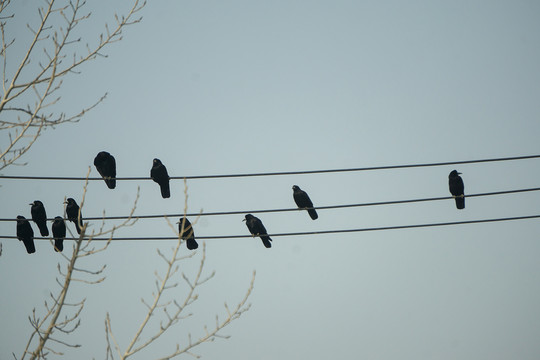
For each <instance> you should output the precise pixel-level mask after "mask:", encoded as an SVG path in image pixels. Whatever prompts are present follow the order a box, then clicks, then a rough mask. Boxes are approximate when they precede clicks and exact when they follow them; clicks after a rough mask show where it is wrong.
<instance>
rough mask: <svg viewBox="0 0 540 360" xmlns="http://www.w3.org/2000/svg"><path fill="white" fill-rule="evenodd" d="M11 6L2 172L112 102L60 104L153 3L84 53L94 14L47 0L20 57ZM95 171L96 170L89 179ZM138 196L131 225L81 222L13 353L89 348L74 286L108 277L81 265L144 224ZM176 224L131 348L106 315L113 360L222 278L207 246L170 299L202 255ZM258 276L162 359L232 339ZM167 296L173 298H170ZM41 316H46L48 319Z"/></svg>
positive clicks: (151, 336) (1, 4)
mask: <svg viewBox="0 0 540 360" xmlns="http://www.w3.org/2000/svg"><path fill="white" fill-rule="evenodd" d="M10 2H11V1H10V0H0V38H1V41H2V42H1V47H0V57H1V58H2V70H1V73H2V89H3V94H2V97H1V99H0V136H1V137H3V139H0V143H1V144H7V145H6V146H3V147H2V148H0V170H2V169H5V168H7V167H9V166H13V165H25V164H24V163H22V164H21V163H19V160H20V159H21V157H22V156H23V155H24V154H25V153H26V152H28V151H29V150H30V148H31V147H32V145H33V144H34V143H35V142H36V141H37V139H38V138H39V137H40V135H41V134H42V133H43V131H44V130H45V129H47V128H55V127H56V126H58V125H61V124H65V123H70V122H71V123H73V122H78V121H80V120H81V119H82V118H83V116H84V115H85V114H86V113H87V112H88V111H90V110H91V109H93V108H94V107H95V106H97V105H98V104H99V103H100V102H102V101H103V100H104V98H105V96H106V94H105V95H103V96H102V97H101V98H100V99H98V100H97V101H95V102H94V103H92V104H90V105H88V106H86V107H84V108H82V109H81V110H80V111H78V112H76V113H74V114H67V113H66V112H65V111H62V104H61V103H60V99H61V96H60V93H61V92H62V91H65V86H64V79H65V78H66V77H71V76H73V75H77V74H78V73H79V72H80V67H81V65H83V64H85V63H87V62H90V61H91V60H94V59H96V58H98V57H106V55H105V54H104V53H103V51H104V50H105V48H106V47H107V46H108V45H110V44H112V43H114V42H116V41H119V40H121V39H122V31H123V29H124V28H125V27H126V26H128V25H132V24H135V23H138V22H140V21H141V18H140V17H137V13H139V12H140V11H141V10H142V8H143V7H144V6H145V4H146V2H142V1H140V0H135V1H133V2H132V4H131V7H130V8H129V10H128V11H127V14H126V15H124V16H119V15H115V21H116V23H115V25H114V26H113V27H109V26H107V25H106V26H105V30H104V32H103V33H101V34H99V35H97V36H96V42H95V44H93V45H91V44H89V43H86V44H85V45H86V50H85V51H84V53H83V54H82V55H81V54H80V49H81V46H80V45H81V43H82V38H81V37H78V36H77V28H78V27H79V26H80V24H81V23H83V22H85V21H87V20H88V19H90V16H91V13H90V12H86V11H85V6H86V2H85V1H80V0H63V1H62V0H45V1H44V2H43V5H42V6H40V7H38V9H37V13H38V15H39V17H38V18H37V19H38V21H37V22H36V23H28V24H27V28H28V29H29V31H30V33H31V36H30V40H29V43H28V44H27V45H25V46H24V48H25V49H26V50H25V51H24V53H23V54H22V55H21V56H20V59H18V60H17V56H18V55H17V54H16V53H14V52H12V51H11V50H12V49H13V48H12V45H13V44H14V43H15V42H16V41H18V39H16V38H11V37H10V35H9V34H10V31H9V29H10V26H11V25H13V24H14V22H15V21H18V20H19V19H17V18H16V15H17V14H13V13H10V12H9V9H10ZM19 55H20V54H19ZM4 140H6V141H4ZM89 174H90V170H89V173H88V175H87V177H88V176H89ZM86 185H87V184H85V187H84V195H83V201H82V202H81V204H80V208H81V210H82V208H83V206H84V197H85V196H86V195H87V193H86V189H87V187H86ZM185 195H186V200H185V201H186V203H185V204H186V205H185V211H187V186H186V187H185ZM137 199H138V193H137ZM137 199H136V200H135V204H134V205H133V208H132V210H131V214H130V216H129V217H128V218H127V219H126V220H125V221H124V222H121V223H118V224H115V225H110V224H109V223H108V222H106V221H105V219H104V220H103V221H102V223H101V226H100V227H99V228H93V229H92V230H91V231H90V228H89V226H88V224H87V223H84V224H83V223H82V222H81V219H80V218H79V226H80V227H81V234H80V235H79V236H78V237H76V239H75V240H74V244H73V252H72V254H71V256H66V255H65V254H63V253H61V256H62V257H63V260H64V263H62V264H58V267H57V269H58V272H59V277H57V279H56V280H57V284H58V288H57V289H56V290H52V291H50V294H49V297H50V300H47V301H45V302H44V310H43V311H40V310H36V309H34V310H33V311H32V314H31V316H29V321H30V324H31V326H32V332H31V334H30V336H29V339H28V341H27V344H26V346H25V349H24V350H23V351H22V353H21V354H20V356H19V357H17V356H16V355H15V354H13V357H14V358H15V359H21V360H22V359H45V358H47V357H48V356H49V355H51V354H52V355H61V354H62V353H63V352H62V351H64V350H62V349H65V348H66V347H68V348H77V347H80V346H81V344H74V343H72V342H70V340H69V335H70V334H72V333H73V332H74V331H75V330H76V329H77V328H79V325H80V319H81V316H82V314H83V310H84V305H85V301H86V300H85V299H81V300H75V301H70V300H68V290H69V289H70V287H71V286H72V284H73V283H74V282H80V283H84V284H88V285H92V284H98V283H100V282H102V281H104V280H105V276H104V270H105V266H103V267H101V268H99V269H89V268H85V267H84V265H81V262H82V261H83V259H84V258H86V257H88V256H91V255H94V254H97V253H100V252H102V251H105V250H106V249H107V248H108V246H109V244H110V242H111V241H112V239H113V235H114V233H115V232H116V231H117V230H118V229H119V228H123V227H126V226H132V225H133V224H134V223H135V222H136V220H137V219H136V218H135V217H134V216H133V213H134V211H135V208H136V203H137ZM195 223H196V222H195ZM171 227H172V228H173V230H174V231H175V233H176V235H177V236H178V241H177V242H176V246H175V247H174V248H173V250H172V253H171V254H168V255H167V254H165V253H163V252H162V251H160V250H158V254H159V256H160V257H161V258H162V259H163V260H164V261H165V265H166V269H165V272H164V274H162V275H161V276H159V275H157V273H156V277H157V280H156V286H157V287H156V291H155V292H154V293H153V294H152V298H151V300H150V301H148V302H146V301H144V300H143V303H144V304H145V305H146V308H147V310H146V313H145V314H143V315H142V321H141V324H140V326H139V327H138V328H137V329H136V331H135V334H134V336H133V338H132V339H131V341H130V343H129V344H128V345H127V346H125V348H124V349H123V350H122V348H121V346H120V344H118V342H117V341H116V340H115V339H116V338H115V336H114V333H113V331H112V321H111V316H110V315H109V314H108V313H107V314H106V316H105V332H106V339H107V344H106V357H107V358H111V359H112V358H114V357H115V356H116V355H117V356H118V357H119V358H121V359H127V358H129V357H131V356H132V355H134V354H136V353H138V352H140V351H141V350H143V349H145V348H148V347H149V346H150V345H152V344H154V341H156V340H157V339H158V338H160V337H161V336H162V335H163V334H164V333H165V332H166V331H167V330H169V329H170V328H171V327H172V326H174V325H176V324H178V322H179V321H180V320H181V319H184V318H186V317H189V316H191V314H186V313H185V312H186V311H187V310H188V309H189V307H190V305H192V304H193V303H194V302H195V301H196V300H197V299H198V295H197V289H198V288H199V287H200V286H202V285H203V284H205V283H207V282H208V281H209V280H210V279H211V278H212V277H213V276H214V273H211V274H210V275H209V276H206V277H205V276H204V275H203V269H204V264H205V260H206V256H205V254H206V248H205V245H204V244H203V246H202V254H201V259H200V266H199V268H198V270H197V271H196V273H195V274H194V275H193V276H188V275H186V274H184V273H183V272H182V274H181V278H180V279H178V280H183V282H184V283H185V285H186V287H187V291H186V293H185V294H184V296H180V298H181V300H177V299H176V297H177V295H170V294H171V293H172V290H173V289H175V288H179V283H178V282H176V281H177V277H178V276H179V269H180V267H179V264H180V262H181V261H182V260H184V259H186V258H190V257H193V256H197V254H196V252H194V253H192V254H190V255H189V256H181V255H180V246H181V245H182V243H183V242H184V240H182V239H181V236H180V234H181V233H182V231H181V232H178V231H176V229H174V227H173V226H172V225H171ZM182 230H183V229H182ZM72 235H73V234H72ZM103 236H105V237H106V238H107V239H108V240H107V241H106V242H105V245H103V246H99V247H95V246H94V245H95V238H97V237H103ZM0 251H1V244H0ZM254 278H255V273H254V274H253V279H252V281H251V284H250V285H249V287H248V290H247V292H246V294H245V295H244V297H243V298H242V299H241V300H240V301H239V303H238V304H237V305H236V306H235V307H233V308H232V309H230V308H229V307H228V306H227V304H225V310H226V315H225V316H224V318H223V319H222V320H221V321H220V320H219V318H218V317H217V316H216V324H215V326H212V327H207V326H205V327H204V329H205V331H204V333H203V334H202V335H200V336H198V337H197V338H195V339H192V337H191V333H190V334H189V335H188V338H187V339H186V341H185V343H184V344H183V345H182V346H180V344H179V343H178V344H176V348H175V349H174V350H173V351H171V352H170V353H169V354H165V355H163V357H161V358H162V359H170V358H173V357H176V356H179V355H182V354H190V355H193V356H197V355H195V354H194V353H193V348H195V347H197V346H198V345H200V344H203V343H205V342H209V341H213V340H214V339H216V338H220V337H221V338H226V337H227V336H225V335H223V334H222V330H223V328H224V327H226V326H227V325H229V324H230V323H231V322H232V321H234V320H235V319H238V318H239V317H240V316H241V315H242V314H243V313H244V312H245V311H247V310H248V309H249V307H250V305H249V304H247V300H248V298H249V296H250V294H251V291H252V290H253V283H254ZM167 296H170V298H168V299H167ZM40 312H44V313H41V314H40ZM159 316H161V317H162V321H161V322H160V329H159V330H158V331H157V332H154V333H152V332H151V330H149V327H148V324H150V323H151V322H152V321H155V320H156V319H157V318H158V317H159Z"/></svg>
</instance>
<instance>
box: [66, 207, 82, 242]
mask: <svg viewBox="0 0 540 360" xmlns="http://www.w3.org/2000/svg"><path fill="white" fill-rule="evenodd" d="M64 204H67V205H66V215H67V218H68V220H69V221H71V222H73V223H75V228H76V229H77V234H80V233H81V228H80V226H79V205H77V202H76V201H75V200H74V199H73V198H68V199H67V201H66V202H65V203H64ZM82 224H83V216H82V212H81V226H82Z"/></svg>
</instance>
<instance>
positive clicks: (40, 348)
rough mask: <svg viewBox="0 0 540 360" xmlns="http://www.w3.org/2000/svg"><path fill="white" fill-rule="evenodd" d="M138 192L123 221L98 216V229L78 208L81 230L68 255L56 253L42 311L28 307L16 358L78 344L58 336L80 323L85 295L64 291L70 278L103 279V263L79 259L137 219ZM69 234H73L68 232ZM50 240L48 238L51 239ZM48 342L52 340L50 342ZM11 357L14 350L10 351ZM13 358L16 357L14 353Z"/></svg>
mask: <svg viewBox="0 0 540 360" xmlns="http://www.w3.org/2000/svg"><path fill="white" fill-rule="evenodd" d="M88 175H90V168H89V169H88V174H87V177H88ZM86 189H87V183H86V184H85V186H84V192H83V199H82V201H81V204H80V209H82V208H83V206H84V199H85V197H86ZM138 198H139V194H138V193H137V197H136V199H135V203H134V204H133V207H132V210H131V213H130V215H129V217H128V218H127V219H126V220H124V221H123V222H121V223H119V224H116V225H113V226H112V227H109V228H107V227H106V225H105V220H102V223H101V226H100V227H99V229H92V230H91V231H88V230H89V228H88V223H82V221H81V218H80V213H81V211H80V210H79V218H78V222H79V225H80V228H81V233H80V235H79V236H78V238H77V239H76V240H75V241H74V244H73V252H72V255H71V257H67V256H66V255H64V253H60V254H61V256H62V257H63V259H64V260H65V263H64V266H62V265H61V264H60V263H59V264H58V266H57V269H58V273H59V275H60V276H59V277H57V278H56V282H57V284H58V286H59V288H58V289H57V290H56V291H51V292H50V293H49V297H50V300H49V301H45V302H44V306H45V314H44V315H43V314H42V315H38V314H37V312H36V309H35V308H34V309H33V311H32V315H31V316H29V321H30V324H31V326H32V328H33V330H32V332H31V334H30V336H29V338H28V342H27V344H26V347H25V349H24V351H23V353H22V355H21V356H20V357H19V359H21V360H23V359H27V358H29V359H31V360H34V359H45V358H46V357H47V356H48V355H49V354H50V353H52V354H55V355H63V353H62V352H61V350H59V349H58V346H66V347H72V348H77V347H80V346H81V345H80V344H72V343H70V342H69V340H65V339H63V338H61V336H62V335H64V337H65V336H66V335H69V334H71V333H73V332H74V331H75V330H76V329H77V328H78V327H79V325H80V316H81V313H82V311H83V309H84V304H85V301H86V300H85V299H82V300H80V301H77V302H74V303H73V302H72V303H70V302H67V293H68V290H69V288H70V286H71V284H72V283H73V282H82V283H85V284H89V285H94V284H98V283H100V282H102V281H103V280H105V277H104V276H103V271H104V270H105V265H104V266H102V267H101V268H100V269H87V268H84V267H81V265H80V264H79V263H80V261H81V260H82V259H83V258H85V257H87V256H91V255H95V254H97V253H99V252H102V251H105V250H106V249H107V247H108V246H109V244H110V243H111V240H112V238H113V235H114V233H115V231H116V230H118V229H119V228H122V227H126V226H131V225H133V224H134V223H135V222H136V221H137V219H134V218H133V213H134V211H135V209H136V206H137V200H138ZM72 236H73V234H72ZM98 236H107V237H108V240H107V241H106V242H105V245H103V246H100V247H97V248H96V247H94V242H93V239H94V238H96V237H98ZM51 243H52V241H51ZM69 309H71V311H70V313H69V315H64V317H63V318H61V316H60V315H61V313H65V312H66V311H69ZM51 343H52V344H51ZM13 356H14V357H15V354H14V355H13ZM15 358H17V357H15Z"/></svg>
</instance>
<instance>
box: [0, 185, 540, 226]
mask: <svg viewBox="0 0 540 360" xmlns="http://www.w3.org/2000/svg"><path fill="white" fill-rule="evenodd" d="M531 191H540V187H536V188H528V189H516V190H503V191H494V192H487V193H478V194H470V195H466V196H465V197H466V198H472V197H482V196H494V195H504V194H514V193H522V192H531ZM449 199H453V197H452V196H443V197H432V198H423V199H407V200H391V201H379V202H371V203H359V204H344V205H328V206H318V207H315V208H314V209H316V210H328V209H343V208H351V207H363V206H380V205H394V204H407V203H416V202H428V201H441V200H449ZM299 210H304V209H299V208H297V207H296V208H283V209H263V210H236V211H216V212H207V213H187V214H185V216H186V217H195V216H217V215H240V214H259V213H273V212H288V211H299ZM183 216H184V214H183V213H178V214H166V215H164V214H161V215H157V214H155V215H133V216H131V217H130V216H126V215H123V216H105V217H103V216H101V217H83V221H93V220H125V219H130V218H131V219H156V218H165V217H169V218H176V217H183ZM47 220H48V221H54V218H50V219H47ZM2 221H17V219H16V218H0V222H2Z"/></svg>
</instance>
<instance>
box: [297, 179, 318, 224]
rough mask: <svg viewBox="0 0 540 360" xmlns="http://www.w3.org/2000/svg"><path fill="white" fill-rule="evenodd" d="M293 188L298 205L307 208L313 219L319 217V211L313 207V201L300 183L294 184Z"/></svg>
mask: <svg viewBox="0 0 540 360" xmlns="http://www.w3.org/2000/svg"><path fill="white" fill-rule="evenodd" d="M292 189H293V198H294V202H295V203H296V205H297V206H298V207H299V208H300V209H306V210H307V212H308V214H309V216H310V217H311V219H313V220H315V219H317V218H318V217H319V215H317V211H315V209H313V203H312V202H311V199H310V198H309V196H308V194H307V193H306V192H305V191H304V190H302V189H300V187H299V186H298V185H293V187H292Z"/></svg>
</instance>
